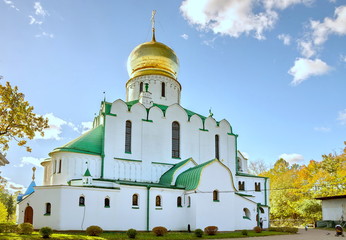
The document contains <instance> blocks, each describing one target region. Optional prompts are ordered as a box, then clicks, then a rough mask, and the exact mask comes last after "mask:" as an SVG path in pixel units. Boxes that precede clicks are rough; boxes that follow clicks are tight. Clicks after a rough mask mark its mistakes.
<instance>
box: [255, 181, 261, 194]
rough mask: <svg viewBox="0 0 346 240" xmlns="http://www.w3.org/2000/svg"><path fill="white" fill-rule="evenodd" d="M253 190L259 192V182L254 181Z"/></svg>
mask: <svg viewBox="0 0 346 240" xmlns="http://www.w3.org/2000/svg"><path fill="white" fill-rule="evenodd" d="M255 191H257V192H260V191H261V183H260V182H259V183H257V182H255Z"/></svg>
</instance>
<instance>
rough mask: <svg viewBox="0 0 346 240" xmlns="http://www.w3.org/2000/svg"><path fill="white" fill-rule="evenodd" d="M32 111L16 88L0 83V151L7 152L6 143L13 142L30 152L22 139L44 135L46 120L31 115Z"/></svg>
mask: <svg viewBox="0 0 346 240" xmlns="http://www.w3.org/2000/svg"><path fill="white" fill-rule="evenodd" d="M1 78H2V77H1V76H0V80H1ZM33 110H34V107H32V106H30V105H29V103H28V102H27V101H25V99H24V94H23V93H20V92H18V87H17V86H15V87H12V86H11V84H10V83H9V82H6V83H5V84H4V85H2V84H1V82H0V151H6V150H8V148H9V145H8V143H9V142H10V141H11V140H15V141H16V142H17V144H18V145H19V146H24V147H26V150H27V151H29V152H30V151H31V148H30V147H29V146H27V145H26V143H27V141H26V140H25V139H24V138H28V139H33V138H34V137H35V134H36V133H39V134H41V135H42V136H43V135H44V132H43V130H44V129H45V128H48V127H49V126H48V119H45V118H43V117H42V116H38V115H37V114H35V113H33Z"/></svg>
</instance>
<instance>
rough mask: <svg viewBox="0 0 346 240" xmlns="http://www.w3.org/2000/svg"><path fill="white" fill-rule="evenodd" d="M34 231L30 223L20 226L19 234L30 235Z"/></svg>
mask: <svg viewBox="0 0 346 240" xmlns="http://www.w3.org/2000/svg"><path fill="white" fill-rule="evenodd" d="M33 231H34V227H33V226H32V224H30V223H21V224H19V225H18V233H19V234H26V235H30V234H31V233H32V232H33Z"/></svg>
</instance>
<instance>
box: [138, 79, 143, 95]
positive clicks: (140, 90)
mask: <svg viewBox="0 0 346 240" xmlns="http://www.w3.org/2000/svg"><path fill="white" fill-rule="evenodd" d="M141 92H143V82H141V83H140V84H139V93H141Z"/></svg>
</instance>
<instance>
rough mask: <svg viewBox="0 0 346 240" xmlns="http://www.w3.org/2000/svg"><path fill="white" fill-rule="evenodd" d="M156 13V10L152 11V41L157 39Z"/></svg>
mask: <svg viewBox="0 0 346 240" xmlns="http://www.w3.org/2000/svg"><path fill="white" fill-rule="evenodd" d="M155 14H156V10H153V11H152V12H151V29H152V31H153V39H152V41H156V40H155Z"/></svg>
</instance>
